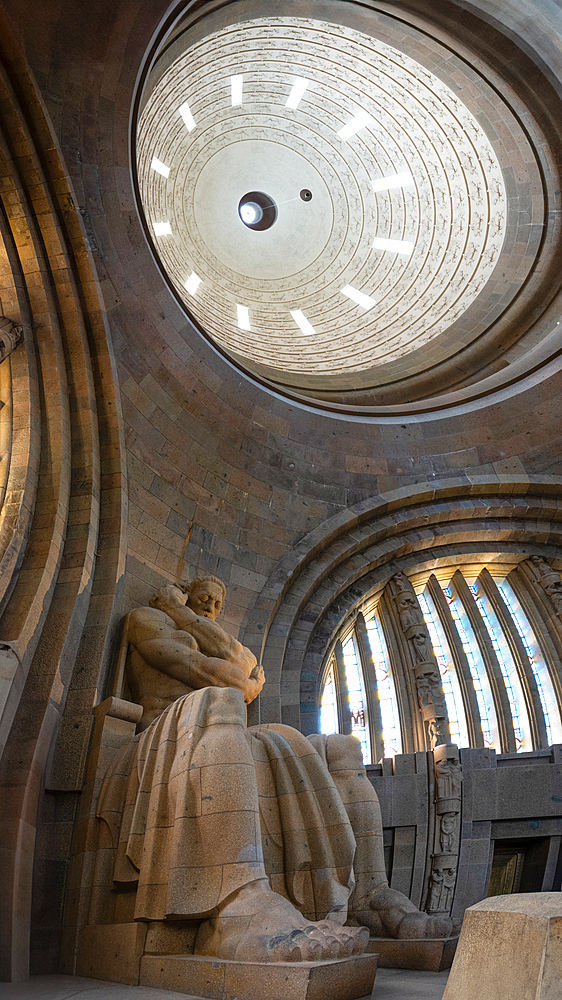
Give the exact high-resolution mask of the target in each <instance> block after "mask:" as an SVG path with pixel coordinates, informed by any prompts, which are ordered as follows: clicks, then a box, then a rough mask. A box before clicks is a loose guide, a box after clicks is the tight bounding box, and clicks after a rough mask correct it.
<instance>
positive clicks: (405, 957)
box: [368, 937, 458, 972]
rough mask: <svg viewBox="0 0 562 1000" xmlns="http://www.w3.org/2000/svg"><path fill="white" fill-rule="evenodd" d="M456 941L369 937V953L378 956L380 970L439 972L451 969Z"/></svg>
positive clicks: (448, 939)
mask: <svg viewBox="0 0 562 1000" xmlns="http://www.w3.org/2000/svg"><path fill="white" fill-rule="evenodd" d="M457 941H458V938H456V937H453V938H420V939H415V940H414V939H407V938H405V939H402V940H400V939H396V938H371V939H370V941H369V948H368V950H369V954H378V956H379V964H378V967H379V969H412V970H416V971H419V972H442V971H443V969H450V968H451V963H452V961H453V958H454V957H455V949H456V947H457Z"/></svg>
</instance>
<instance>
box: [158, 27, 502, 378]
mask: <svg viewBox="0 0 562 1000" xmlns="http://www.w3.org/2000/svg"><path fill="white" fill-rule="evenodd" d="M273 29H274V30H273ZM138 168H139V180H140V187H141V196H142V200H143V204H144V207H145V212H146V214H147V217H148V221H149V226H151V227H152V232H153V235H154V239H155V242H156V245H157V248H158V252H159V254H160V257H161V259H162V261H163V263H164V265H165V267H166V270H167V272H168V274H169V276H170V277H171V279H172V281H173V283H174V285H175V287H176V289H177V291H178V293H179V294H180V295H181V296H182V298H183V300H184V302H185V305H186V307H187V308H188V309H189V311H190V312H191V313H192V315H193V316H194V317H195V318H196V319H197V321H198V322H199V323H200V325H201V326H202V327H203V328H204V329H205V330H206V331H207V332H208V333H209V334H210V335H211V336H212V337H213V338H214V339H215V340H216V341H217V342H218V343H219V344H221V345H222V346H223V347H224V348H226V350H228V351H233V352H235V353H236V354H237V355H239V356H242V357H243V358H246V359H248V360H250V361H254V362H258V363H260V364H263V365H266V366H268V367H269V368H270V369H276V370H278V371H279V372H289V373H291V372H293V373H297V372H298V373H307V372H309V373H313V374H314V375H315V376H318V375H321V374H333V373H342V372H343V373H345V372H348V373H349V372H357V371H360V370H362V369H371V368H372V367H373V365H377V364H382V363H388V362H389V361H392V360H394V359H396V358H400V357H403V356H404V355H407V354H409V353H410V352H412V351H413V350H416V349H419V348H420V347H423V346H424V345H426V344H428V343H429V342H430V341H431V340H433V339H434V338H435V337H437V336H438V335H439V334H441V333H442V332H443V331H444V330H445V329H446V328H448V327H449V326H450V325H451V323H453V322H454V321H455V320H456V319H457V318H458V317H459V316H461V315H462V314H463V312H465V311H466V309H467V308H468V307H469V306H470V304H471V303H472V302H473V301H474V299H475V298H476V297H477V296H478V294H479V292H480V291H481V289H482V287H483V286H484V285H485V284H486V282H487V280H488V279H489V277H490V276H491V274H492V272H493V270H494V267H495V265H496V263H497V259H498V255H499V253H500V251H501V248H502V244H503V240H504V234H505V228H506V217H507V209H506V193H505V187H504V183H503V178H502V171H501V168H500V166H499V163H498V160H497V158H496V155H495V153H494V150H493V148H492V145H491V143H490V141H489V139H488V138H487V136H486V134H485V133H484V131H483V129H482V128H481V127H480V126H479V124H478V122H477V121H476V119H475V118H474V116H473V115H472V114H471V113H470V112H469V111H468V109H467V108H466V107H465V106H464V105H463V103H462V102H461V101H460V100H459V98H458V97H457V96H456V94H455V93H453V91H452V90H451V89H450V88H449V87H448V86H447V85H445V84H444V83H442V82H441V81H440V80H439V79H438V78H437V77H436V76H435V75H434V74H433V73H430V72H429V71H428V70H427V69H425V68H424V67H423V66H421V65H420V64H419V63H417V62H415V61H414V60H413V59H411V58H409V57H408V56H406V55H404V53H402V52H400V51H398V50H397V49H395V48H393V47H391V46H389V45H387V44H386V43H383V42H381V41H378V40H375V39H373V38H370V37H369V36H367V35H365V34H363V33H361V32H358V31H355V30H353V29H351V28H344V27H340V26H336V25H329V24H326V23H324V22H322V21H316V20H312V19H303V18H290V17H277V18H259V19H255V20H252V21H250V22H248V21H246V22H245V23H244V24H241V25H232V26H230V27H227V28H224V29H222V30H220V31H217V32H214V33H213V34H211V35H209V36H207V37H206V38H204V39H202V40H201V41H200V42H198V43H197V44H195V45H193V46H192V47H191V48H189V50H188V51H187V52H186V53H185V54H184V55H183V56H181V57H180V58H178V59H176V60H175V61H174V62H173V64H172V65H171V66H170V67H169V68H168V70H167V71H166V72H165V73H164V74H163V76H162V77H161V79H160V81H159V82H158V84H157V86H156V87H155V88H154V90H153V92H152V94H151V95H150V97H149V99H148V101H147V103H146V106H145V108H144V111H143V114H142V116H141V118H140V122H139V131H138ZM260 191H262V192H266V191H267V196H268V197H269V198H270V199H271V202H272V203H273V204H274V205H275V206H277V215H276V218H275V220H274V221H275V225H272V224H271V222H269V224H268V225H264V221H265V217H264V218H263V219H262V218H261V217H260V219H257V218H253V219H252V222H251V223H248V222H246V220H245V219H244V218H241V214H240V207H239V206H240V204H241V203H242V201H243V200H244V198H245V197H246V198H249V197H250V196H249V195H248V194H247V192H254V193H255V192H260ZM303 191H306V192H307V193H308V194H309V195H310V194H312V193H313V194H314V197H313V198H312V197H310V198H308V199H306V200H305V199H304V198H303V197H302V194H301V192H303ZM266 202H267V198H266ZM264 204H265V203H264ZM261 207H262V209H263V208H264V205H262V206H261ZM258 208H259V206H258ZM266 215H267V212H266ZM269 215H270V216H271V215H272V212H270V213H269ZM241 315H242V317H243V319H242V321H241V320H240V316H241Z"/></svg>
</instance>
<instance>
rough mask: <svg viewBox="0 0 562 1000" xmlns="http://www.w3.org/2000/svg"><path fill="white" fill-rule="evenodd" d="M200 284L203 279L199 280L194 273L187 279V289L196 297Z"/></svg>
mask: <svg viewBox="0 0 562 1000" xmlns="http://www.w3.org/2000/svg"><path fill="white" fill-rule="evenodd" d="M200 284H201V278H199V277H198V275H196V274H195V271H194V272H193V274H191V275H190V276H189V278H188V279H187V281H186V283H185V287H186V289H187V291H188V292H189V294H190V295H195V293H196V292H197V289H198V288H199V285H200Z"/></svg>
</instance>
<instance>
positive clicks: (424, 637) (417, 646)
mask: <svg viewBox="0 0 562 1000" xmlns="http://www.w3.org/2000/svg"><path fill="white" fill-rule="evenodd" d="M408 639H410V640H411V642H412V646H413V649H414V656H415V659H416V662H417V663H427V662H428V661H429V660H433V659H434V658H435V657H434V653H433V646H432V645H431V639H430V638H429V634H428V631H427V629H426V627H425V625H417V626H416V627H415V628H414V629H411V630H410V631H409V633H408Z"/></svg>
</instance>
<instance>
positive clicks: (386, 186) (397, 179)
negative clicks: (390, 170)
mask: <svg viewBox="0 0 562 1000" xmlns="http://www.w3.org/2000/svg"><path fill="white" fill-rule="evenodd" d="M413 183H414V178H413V177H412V175H411V173H410V172H409V171H408V170H406V171H405V172H404V173H402V174H389V176H388V177H379V178H378V179H377V180H376V181H371V184H372V185H373V191H390V190H391V188H398V187H409V186H410V185H411V184H413Z"/></svg>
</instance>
